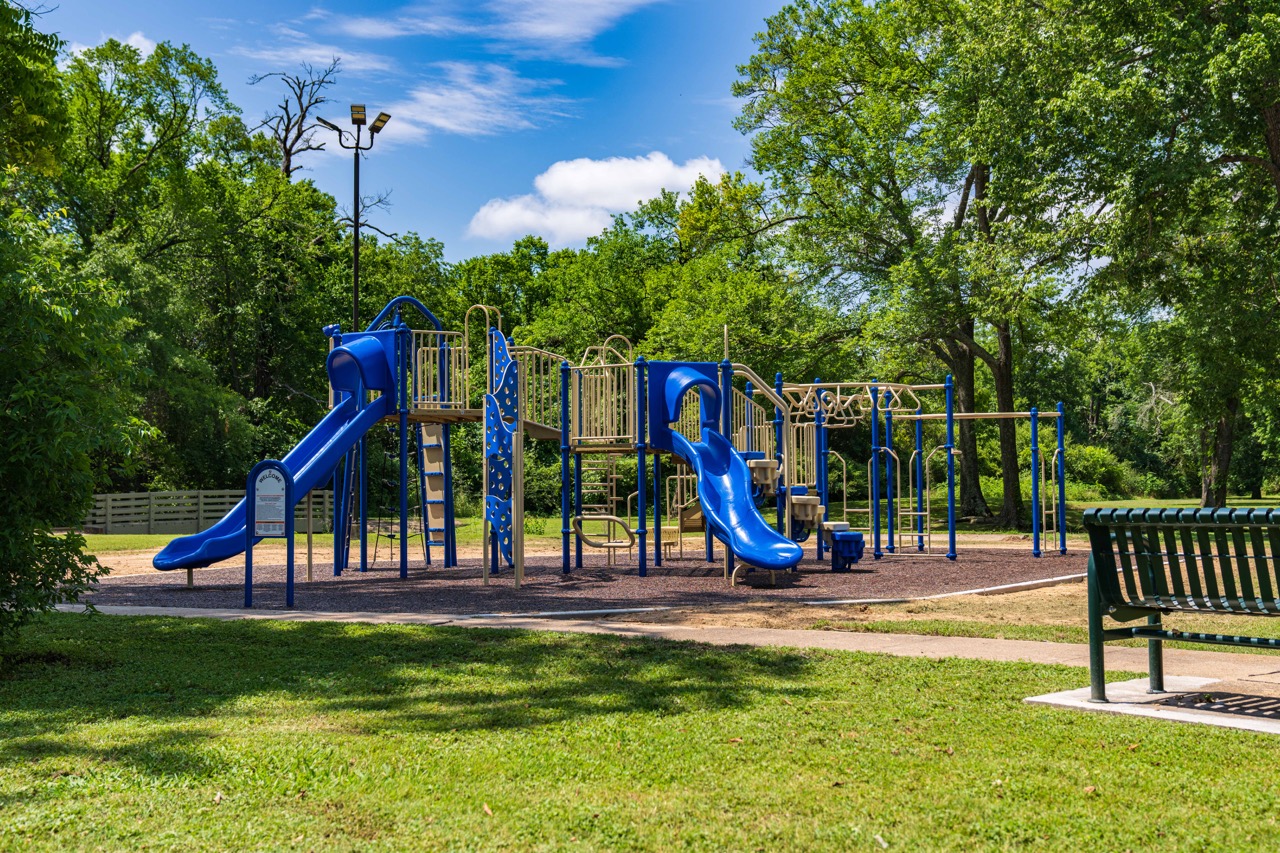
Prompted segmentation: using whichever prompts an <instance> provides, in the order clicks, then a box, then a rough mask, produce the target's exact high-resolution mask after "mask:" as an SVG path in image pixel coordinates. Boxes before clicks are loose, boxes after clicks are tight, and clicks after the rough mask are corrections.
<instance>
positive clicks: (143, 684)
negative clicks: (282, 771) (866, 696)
mask: <svg viewBox="0 0 1280 853" xmlns="http://www.w3.org/2000/svg"><path fill="white" fill-rule="evenodd" d="M51 661H52V662H51ZM10 662H11V663H10V665H9V667H8V669H7V670H6V671H4V673H3V675H0V766H4V765H11V764H14V763H19V762H23V761H31V760H41V759H44V758H48V757H52V756H66V757H72V758H74V757H77V756H80V757H84V758H89V759H96V760H102V761H108V762H113V763H114V762H119V763H124V764H128V765H131V766H134V767H136V768H137V769H139V770H141V771H142V772H144V773H146V774H148V775H152V776H162V775H164V774H166V773H169V772H183V773H196V774H200V775H202V774H203V773H204V772H205V771H207V770H208V769H209V768H208V767H206V766H204V765H203V764H201V762H205V761H208V760H211V759H209V758H208V757H207V755H208V753H207V752H204V751H202V750H201V743H202V741H203V740H204V739H206V738H207V737H210V736H211V735H210V734H209V733H210V732H212V731H215V730H216V731H218V733H219V736H226V735H237V734H239V733H241V732H245V733H252V732H253V731H254V730H255V728H258V727H261V728H263V729H265V730H274V731H277V732H278V731H281V730H282V729H284V730H294V729H296V730H297V731H298V734H299V735H300V736H301V735H304V734H307V733H311V732H315V731H326V730H328V731H331V732H332V731H337V732H340V733H349V734H351V735H355V736H360V735H376V734H380V733H394V732H408V733H426V734H431V733H451V732H466V731H472V730H502V729H522V728H530V727H537V726H546V725H551V724H557V723H562V722H565V721H572V720H577V719H582V718H585V717H589V716H600V715H611V714H627V713H633V712H642V713H647V714H658V715H679V714H685V713H689V712H708V711H710V712H715V711H719V710H729V709H733V708H737V707H741V706H743V705H749V704H755V703H757V702H759V701H761V700H762V699H763V698H765V697H767V696H769V695H787V696H805V695H807V694H808V693H809V692H810V689H809V688H806V687H805V685H804V682H805V675H806V672H807V671H808V668H809V658H808V656H807V655H806V654H804V653H801V652H786V651H778V650H767V649H750V648H741V649H732V650H726V649H711V648H707V647H704V646H700V645H697V644H692V643H674V642H667V641H660V640H647V639H628V638H620V637H612V636H597V635H562V634H551V633H535V632H525V631H513V630H481V629H461V628H425V627H418V626H369V625H353V624H332V623H317V622H309V623H296V622H295V623H276V622H256V621H237V622H218V621H211V620H196V619H172V618H126V617H114V616H113V617H103V616H83V615H72V614H58V615H54V616H50V617H47V618H46V619H43V620H41V621H40V622H37V623H35V624H33V625H31V626H29V628H28V629H27V630H26V632H25V633H24V634H23V635H22V638H21V642H20V643H19V648H18V649H16V650H15V653H14V654H12V655H11V656H10ZM97 724H106V725H107V726H108V728H109V729H110V734H109V736H107V737H104V736H101V735H99V736H96V737H94V738H84V737H81V736H80V735H81V733H82V729H83V727H85V726H93V725H97ZM157 726H160V728H159V729H157ZM175 727H176V728H175ZM102 741H107V743H101V742H102ZM86 744H97V745H86ZM174 768H181V769H180V770H174Z"/></svg>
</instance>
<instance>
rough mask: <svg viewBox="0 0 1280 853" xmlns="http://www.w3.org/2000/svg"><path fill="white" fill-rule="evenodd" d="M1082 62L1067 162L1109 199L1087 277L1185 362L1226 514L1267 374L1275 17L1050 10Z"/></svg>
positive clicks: (1183, 375) (1204, 482) (1278, 228)
mask: <svg viewBox="0 0 1280 853" xmlns="http://www.w3.org/2000/svg"><path fill="white" fill-rule="evenodd" d="M1057 17H1058V18H1059V19H1061V20H1063V21H1070V22H1071V23H1072V25H1073V26H1074V27H1076V31H1075V32H1076V36H1075V38H1076V39H1077V40H1078V41H1079V42H1081V43H1082V44H1084V45H1085V46H1086V48H1087V50H1088V55H1089V57H1090V61H1089V64H1088V66H1087V73H1081V74H1078V75H1077V76H1076V77H1075V79H1074V80H1073V83H1072V85H1071V87H1070V89H1069V90H1068V92H1066V93H1065V94H1064V97H1063V99H1062V101H1061V104H1060V105H1059V110H1058V113H1059V115H1060V116H1061V122H1062V124H1061V127H1062V129H1064V130H1065V129H1066V128H1068V127H1069V128H1072V129H1073V130H1074V131H1075V132H1073V133H1070V134H1065V133H1064V134H1063V135H1062V138H1063V139H1069V140H1071V141H1072V142H1073V143H1074V144H1072V145H1070V146H1067V147H1064V149H1063V150H1062V152H1061V154H1062V158H1063V160H1064V161H1067V160H1069V161H1072V162H1074V163H1075V164H1077V168H1078V170H1079V174H1080V180H1081V183H1082V185H1085V186H1086V187H1087V190H1088V194H1089V195H1090V196H1092V197H1093V198H1094V199H1101V200H1104V202H1105V204H1106V205H1107V207H1108V214H1107V216H1106V217H1105V219H1104V220H1103V221H1102V223H1101V227H1100V229H1099V234H1100V242H1102V243H1104V248H1103V251H1104V252H1105V253H1106V254H1107V255H1108V257H1109V258H1110V263H1109V264H1108V265H1107V266H1106V267H1105V268H1104V269H1102V270H1101V271H1100V272H1099V273H1098V275H1097V276H1096V277H1095V283H1096V284H1097V285H1098V286H1100V287H1102V288H1106V289H1116V290H1121V291H1123V292H1125V293H1127V294H1129V295H1130V297H1131V298H1133V299H1135V300H1141V301H1143V302H1145V304H1146V305H1147V306H1148V310H1149V311H1150V312H1151V313H1152V314H1154V315H1157V316H1158V315H1168V314H1170V313H1172V314H1173V316H1174V317H1175V319H1176V322H1170V323H1165V324H1162V328H1164V329H1166V330H1167V331H1168V332H1169V333H1170V337H1169V338H1168V339H1167V344H1168V345H1174V346H1177V347H1179V349H1180V352H1181V353H1182V354H1183V357H1184V361H1185V363H1184V366H1183V369H1182V370H1179V371H1178V372H1177V373H1176V374H1175V375H1174V377H1173V388H1174V389H1175V390H1176V391H1177V393H1178V395H1179V397H1180V398H1181V399H1182V400H1184V401H1185V402H1186V403H1187V404H1188V405H1189V406H1190V409H1191V413H1192V415H1193V416H1194V417H1195V418H1196V420H1197V421H1198V432H1199V434H1200V436H1201V441H1200V444H1201V458H1200V463H1201V469H1202V477H1201V502H1202V503H1203V504H1204V505H1205V506H1222V505H1223V504H1224V503H1225V502H1226V499H1227V485H1228V483H1229V480H1230V469H1231V461H1232V455H1233V445H1234V442H1235V436H1236V430H1237V426H1238V425H1239V422H1240V418H1241V413H1242V412H1243V411H1244V410H1245V409H1247V408H1249V407H1250V401H1249V400H1248V394H1249V389H1250V388H1258V387H1261V384H1262V383H1261V382H1260V381H1259V378H1260V377H1263V376H1265V375H1267V374H1269V373H1271V372H1273V371H1274V370H1275V368H1276V366H1277V364H1276V358H1275V353H1274V346H1273V345H1272V341H1274V337H1275V334H1276V332H1277V331H1280V326H1278V322H1277V321H1278V319H1280V318H1278V317H1277V309H1278V308H1280V304H1278V303H1277V300H1276V297H1275V293H1276V288H1277V271H1278V270H1280V240H1277V237H1278V236H1280V48H1278V47H1277V45H1280V12H1278V11H1277V10H1276V9H1275V8H1274V5H1273V4H1261V5H1259V4H1247V3H1241V2H1209V0H1180V2H1172V3H1161V4H1149V3H1145V2H1138V0H1132V2H1121V3H1110V2H1108V3H1089V4H1085V6H1084V7H1083V8H1081V9H1065V8H1064V9H1060V10H1057Z"/></svg>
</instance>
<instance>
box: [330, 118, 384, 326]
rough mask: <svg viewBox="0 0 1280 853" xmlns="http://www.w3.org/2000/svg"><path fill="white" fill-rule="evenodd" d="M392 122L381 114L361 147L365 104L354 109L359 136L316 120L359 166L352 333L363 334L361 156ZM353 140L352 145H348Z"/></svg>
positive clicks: (353, 223) (353, 214)
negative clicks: (347, 150) (388, 123)
mask: <svg viewBox="0 0 1280 853" xmlns="http://www.w3.org/2000/svg"><path fill="white" fill-rule="evenodd" d="M390 120H391V116H390V115H389V114H388V113H381V112H380V113H378V117H377V118H375V119H374V120H373V124H371V125H369V140H368V142H366V143H364V144H361V128H363V127H364V125H365V111H364V104H352V105H351V124H352V126H353V127H355V129H356V130H355V133H352V132H351V131H349V130H343V129H342V128H340V127H338V126H337V125H336V124H334V123H333V122H331V121H328V120H326V119H323V118H320V117H318V116H317V117H316V121H318V122H320V124H322V125H324V126H325V127H327V128H329V129H330V130H332V131H333V132H335V133H337V134H338V144H339V145H341V146H342V147H343V148H347V149H350V150H351V153H352V157H353V160H354V163H355V180H354V193H353V196H354V198H353V201H352V208H351V227H352V229H353V240H352V260H351V331H353V332H358V331H360V152H361V151H368V150H369V149H370V148H372V147H373V138H374V137H375V136H377V135H378V132H379V131H381V130H382V129H383V128H384V127H386V126H387V122H388V121H390ZM348 140H350V141H348Z"/></svg>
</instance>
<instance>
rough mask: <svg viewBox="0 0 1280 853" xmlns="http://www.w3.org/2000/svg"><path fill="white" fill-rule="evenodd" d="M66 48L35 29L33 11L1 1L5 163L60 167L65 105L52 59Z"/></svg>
mask: <svg viewBox="0 0 1280 853" xmlns="http://www.w3.org/2000/svg"><path fill="white" fill-rule="evenodd" d="M61 47H62V42H61V41H60V40H59V39H58V37H57V36H55V35H52V34H50V33H42V32H40V31H38V30H36V29H35V28H34V27H33V26H32V23H31V12H30V11H29V10H27V9H24V8H22V7H21V6H18V5H16V4H15V3H13V2H11V0H0V57H3V58H4V61H3V62H0V162H4V163H21V164H22V165H23V166H24V167H26V168H28V169H37V170H40V171H43V172H51V171H53V170H54V169H55V162H56V161H55V158H54V150H55V149H56V147H57V136H58V132H59V130H60V129H61V124H62V113H63V110H64V105H63V103H62V99H61V97H59V94H58V87H57V68H56V67H55V66H54V64H53V61H52V58H53V57H56V56H57V53H58V50H59V49H61Z"/></svg>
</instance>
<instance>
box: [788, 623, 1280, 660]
mask: <svg viewBox="0 0 1280 853" xmlns="http://www.w3.org/2000/svg"><path fill="white" fill-rule="evenodd" d="M1247 621H1248V623H1249V624H1244V623H1245V620H1241V619H1228V618H1226V617H1223V618H1220V619H1212V618H1207V619H1194V620H1191V619H1187V620H1177V619H1174V618H1171V617H1166V618H1165V625H1164V627H1166V628H1168V629H1171V630H1179V631H1182V630H1186V631H1204V632H1206V633H1207V632H1213V633H1223V634H1243V635H1246V636H1251V637H1272V638H1280V625H1277V624H1274V621H1273V620H1271V619H1250V620H1247ZM1188 623H1192V624H1188ZM1129 624H1131V625H1132V624H1139V623H1129ZM1141 624H1145V623H1141ZM1107 626H1108V627H1122V626H1121V625H1120V624H1119V623H1111V622H1108V625H1107ZM810 627H811V628H814V629H817V630H825V631H849V632H852V633H856V634H923V635H925V636H930V637H986V638H990V639H995V640H1039V641H1043V642H1048V643H1078V644H1080V645H1085V644H1087V643H1088V642H1089V629H1088V628H1087V627H1083V626H1080V625H1037V624H1010V623H1005V622H985V621H978V620H968V619H929V618H923V617H922V618H916V619H868V620H859V621H849V620H843V619H823V620H819V621H817V622H815V623H813V624H812V625H811V626H810ZM1113 646H1132V647H1141V648H1146V646H1147V641H1146V640H1113V641H1111V642H1109V643H1107V648H1111V647H1113ZM1165 647H1166V648H1170V649H1194V650H1196V651H1220V652H1236V653H1238V654H1259V655H1274V654H1277V652H1276V651H1275V650H1273V649H1266V648H1261V647H1259V648H1253V647H1249V646H1246V647H1226V646H1217V647H1211V646H1207V645H1205V644H1203V643H1178V642H1166V643H1165Z"/></svg>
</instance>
